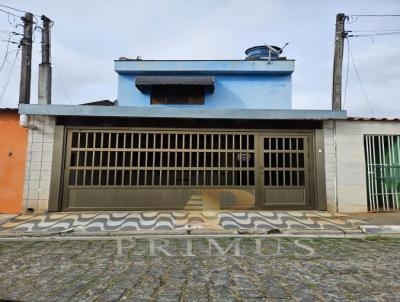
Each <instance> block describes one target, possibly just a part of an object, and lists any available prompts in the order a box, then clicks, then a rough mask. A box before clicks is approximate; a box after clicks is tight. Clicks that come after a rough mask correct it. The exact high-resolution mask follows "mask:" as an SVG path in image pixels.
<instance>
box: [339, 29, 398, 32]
mask: <svg viewBox="0 0 400 302" xmlns="http://www.w3.org/2000/svg"><path fill="white" fill-rule="evenodd" d="M382 31H383V32H391V31H400V28H398V29H370V30H348V31H347V32H382Z"/></svg>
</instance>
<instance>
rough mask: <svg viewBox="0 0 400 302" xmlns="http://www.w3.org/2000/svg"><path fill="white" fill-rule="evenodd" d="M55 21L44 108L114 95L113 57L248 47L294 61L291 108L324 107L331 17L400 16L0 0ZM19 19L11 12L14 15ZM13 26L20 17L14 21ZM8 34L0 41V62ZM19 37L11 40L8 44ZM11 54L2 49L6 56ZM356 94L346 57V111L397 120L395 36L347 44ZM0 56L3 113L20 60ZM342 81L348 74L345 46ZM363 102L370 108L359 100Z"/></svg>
mask: <svg viewBox="0 0 400 302" xmlns="http://www.w3.org/2000/svg"><path fill="white" fill-rule="evenodd" d="M1 4H4V5H9V6H13V7H15V8H19V9H21V10H26V11H31V12H33V13H34V14H37V15H42V14H45V15H46V16H48V17H49V18H51V19H52V20H54V22H55V23H54V27H53V31H52V44H53V46H52V47H53V48H52V57H53V63H54V65H53V66H54V67H55V70H54V69H53V103H57V104H70V103H74V104H79V103H83V102H87V101H92V100H101V99H110V100H114V99H116V93H117V75H116V73H115V72H114V70H113V60H114V59H117V58H118V57H121V56H125V57H132V58H135V57H136V56H141V57H142V59H242V58H244V50H245V49H246V48H248V47H251V46H254V45H259V44H263V43H269V44H273V45H277V46H282V45H283V44H284V43H286V42H289V45H288V46H287V47H286V48H285V50H284V55H285V56H287V57H288V58H291V59H295V60H296V66H295V72H294V73H293V107H294V108H296V109H329V108H330V106H331V105H330V103H331V83H332V62H333V42H334V28H335V15H336V13H338V12H343V13H345V14H347V15H356V14H400V1H399V0H375V1H372V0H370V1H369V0H335V1H322V0H318V1H317V0H315V1H313V0H302V1H295V0H279V1H278V0H260V1H257V0H197V1H188V0H141V1H139V0H131V1H128V0H126V1H123V0H113V1H102V0H90V1H89V0H85V1H82V0H79V1H77V0H68V1H51V0H35V1H33V0H32V1H23V0H12V1H1ZM14 13H17V14H21V13H18V12H14ZM15 21H16V23H19V22H18V21H19V20H15ZM14 27H15V23H14V20H13V18H7V15H6V14H4V13H2V12H0V30H16V31H18V32H21V27H17V28H14ZM346 28H347V29H348V30H359V31H361V30H362V31H379V30H400V17H387V18H372V17H360V18H357V19H356V18H353V20H352V22H351V23H347V24H346ZM7 38H8V36H7V35H6V34H4V33H1V35H0V40H1V43H0V56H1V57H0V63H1V62H2V61H3V58H4V54H5V53H6V46H7V43H6V42H5V41H3V40H7ZM19 38H20V37H18V36H16V37H13V38H12V40H14V41H17V40H18V39H19ZM35 39H36V40H35V45H34V60H33V70H32V99H31V102H32V103H36V102H37V72H38V68H37V65H38V64H39V62H40V43H39V41H40V31H36V34H35ZM16 48H17V45H15V44H11V45H10V46H9V51H10V50H14V49H16ZM350 49H351V52H352V54H353V57H354V61H355V64H356V67H357V69H358V73H359V76H360V78H361V82H362V85H363V86H364V90H365V96H364V93H363V92H362V88H361V86H360V84H359V81H358V79H357V76H356V72H355V69H354V67H353V63H352V61H351V59H350V64H349V78H348V85H347V96H346V102H345V109H347V110H348V111H349V115H352V116H361V115H362V116H366V115H371V114H372V113H371V109H372V112H373V113H374V115H377V116H400V88H399V87H400V51H399V50H400V35H388V36H375V37H374V38H373V39H370V38H352V39H350ZM15 53H16V52H11V53H9V55H8V58H7V61H6V63H5V65H4V67H3V69H2V70H1V71H0V97H1V94H2V93H3V91H4V87H5V84H6V83H7V80H8V78H9V74H10V71H12V72H11V77H10V81H9V84H8V86H7V89H6V91H5V93H4V95H3V97H2V100H1V105H0V106H2V107H11V106H15V105H16V104H17V100H18V93H19V57H18V58H17V60H16V64H15V67H14V69H13V70H11V66H12V63H13V61H14V57H15ZM343 65H344V72H343V75H344V78H346V73H347V72H346V71H347V49H346V50H345V60H344V64H343ZM366 98H367V99H368V100H369V102H370V104H371V107H372V108H371V109H370V108H369V106H368V104H367V100H366Z"/></svg>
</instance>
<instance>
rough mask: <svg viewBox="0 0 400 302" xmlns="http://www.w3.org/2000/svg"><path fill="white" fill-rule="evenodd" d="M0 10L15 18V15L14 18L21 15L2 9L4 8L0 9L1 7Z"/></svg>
mask: <svg viewBox="0 0 400 302" xmlns="http://www.w3.org/2000/svg"><path fill="white" fill-rule="evenodd" d="M0 12H3V13H6V14H7V15H9V16H13V17H14V18H15V17H16V18H20V17H21V16H18V15H16V14H14V13H12V12H8V11H6V10H4V9H1V8H0Z"/></svg>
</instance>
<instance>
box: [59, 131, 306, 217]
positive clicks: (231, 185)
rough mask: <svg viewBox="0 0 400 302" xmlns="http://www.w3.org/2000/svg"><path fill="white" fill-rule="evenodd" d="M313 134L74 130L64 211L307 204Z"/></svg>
mask: <svg viewBox="0 0 400 302" xmlns="http://www.w3.org/2000/svg"><path fill="white" fill-rule="evenodd" d="M310 137H311V136H310V135H307V134H304V135H286V134H284V135H283V134H276V135H275V134H274V135H271V134H268V135H266V134H265V133H264V134H262V133H258V132H245V131H243V132H242V131H235V132H232V131H218V132H217V131H200V130H193V131H182V130H168V131H166V130H165V131H164V130H144V129H102V128H95V129H75V128H70V129H67V140H66V151H65V154H66V156H65V165H64V179H63V194H62V209H63V210H139V209H140V210H141V209H153V210H159V209H221V208H222V209H250V208H254V207H256V206H260V207H266V208H269V207H270V208H274V207H278V208H279V207H282V206H284V207H294V208H296V207H298V206H302V207H305V208H306V207H309V205H310V203H309V201H310V194H309V192H310V190H309V188H310V182H309V181H308V178H309V173H308V170H309V161H308V152H309V151H308V142H309V140H310ZM287 156H289V158H290V160H287ZM273 158H275V159H273ZM295 159H296V162H294V161H295ZM275 161H276V163H275ZM282 164H283V166H281V165H282ZM282 173H283V174H282ZM289 178H290V179H289Z"/></svg>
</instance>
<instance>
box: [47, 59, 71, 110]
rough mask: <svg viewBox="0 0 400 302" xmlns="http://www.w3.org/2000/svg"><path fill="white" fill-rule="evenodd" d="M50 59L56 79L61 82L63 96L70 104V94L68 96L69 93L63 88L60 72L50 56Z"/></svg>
mask: <svg viewBox="0 0 400 302" xmlns="http://www.w3.org/2000/svg"><path fill="white" fill-rule="evenodd" d="M50 61H51V64H52V65H53V67H54V70H55V71H56V74H57V77H58V80H59V81H60V83H61V87H62V89H63V91H64V94H65V96H66V97H67V100H68V101H69V102H70V104H71V105H73V103H72V100H71V98H70V96H69V94H68V92H67V89H65V85H64V82H63V80H62V78H61V75H60V73H59V72H58V69H57V67H56V65H55V64H54V61H53V57H50Z"/></svg>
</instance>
